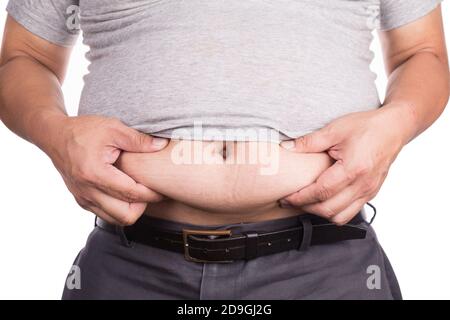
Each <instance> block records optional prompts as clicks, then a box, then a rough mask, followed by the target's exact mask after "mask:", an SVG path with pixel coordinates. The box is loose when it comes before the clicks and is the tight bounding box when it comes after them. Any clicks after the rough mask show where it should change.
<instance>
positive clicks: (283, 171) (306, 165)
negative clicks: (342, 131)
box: [117, 140, 334, 224]
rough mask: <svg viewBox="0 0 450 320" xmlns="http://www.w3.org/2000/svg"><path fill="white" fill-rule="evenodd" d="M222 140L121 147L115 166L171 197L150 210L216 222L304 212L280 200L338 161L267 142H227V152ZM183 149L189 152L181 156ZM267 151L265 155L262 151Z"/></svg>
mask: <svg viewBox="0 0 450 320" xmlns="http://www.w3.org/2000/svg"><path fill="white" fill-rule="evenodd" d="M223 145H224V144H223V143H222V142H202V141H175V140H172V141H171V142H170V144H169V145H168V147H166V148H165V149H164V150H161V151H159V152H156V153H130V152H126V153H123V154H122V155H121V157H120V159H119V161H118V162H117V166H118V167H119V169H121V170H122V171H123V172H125V173H126V174H127V175H129V176H130V177H132V178H133V179H134V180H135V181H137V182H139V183H141V184H142V185H145V186H147V187H148V188H150V189H152V190H154V191H156V192H158V193H160V194H163V195H165V196H166V197H167V198H168V200H166V201H164V202H162V203H159V204H158V205H152V206H151V207H149V208H148V209H147V210H146V214H148V215H151V216H157V217H161V218H166V219H167V218H168V217H170V219H171V220H176V221H183V222H190V223H193V222H195V224H217V223H236V222H242V221H259V220H264V218H266V219H274V218H282V217H287V216H292V215H298V214H301V213H303V211H302V210H299V209H290V208H280V207H279V204H278V200H279V199H280V198H283V197H285V196H287V195H289V194H291V193H293V192H295V191H297V190H299V189H301V188H302V187H305V186H307V185H309V184H311V183H312V182H314V181H315V179H316V178H317V177H318V176H319V174H320V173H322V172H323V171H324V170H325V169H327V168H329V167H330V166H331V165H332V163H333V162H334V161H333V160H332V159H331V158H330V157H329V156H328V155H327V154H326V153H316V154H313V153H309V154H301V153H292V152H289V151H287V150H285V149H283V148H280V147H279V146H278V145H273V144H270V143H264V142H259V143H258V142H251V143H249V142H234V143H228V144H227V145H228V148H227V150H226V154H227V155H226V156H224V154H225V153H224V152H223ZM272 147H273V149H271V148H272ZM182 150H183V151H184V150H189V151H191V152H190V153H189V156H188V157H185V158H183V159H181V158H179V155H180V151H182ZM194 150H200V151H201V153H202V159H201V161H199V163H197V164H195V163H193V160H194V156H193V154H194ZM265 151H267V154H265V156H264V157H263V156H258V155H259V154H260V152H263V153H266V152H265ZM269 151H270V152H269ZM241 155H242V157H240V156H241ZM181 160H184V161H181Z"/></svg>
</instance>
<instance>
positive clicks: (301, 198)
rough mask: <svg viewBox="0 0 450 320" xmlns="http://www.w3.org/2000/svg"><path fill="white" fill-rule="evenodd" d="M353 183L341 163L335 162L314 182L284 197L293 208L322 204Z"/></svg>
mask: <svg viewBox="0 0 450 320" xmlns="http://www.w3.org/2000/svg"><path fill="white" fill-rule="evenodd" d="M352 183H353V179H352V177H350V175H349V174H348V173H347V170H346V169H345V167H344V165H343V164H342V161H340V160H339V161H336V162H335V163H334V164H333V165H332V166H331V167H330V168H328V169H327V170H325V171H324V172H323V173H322V175H320V176H319V178H318V179H317V181H316V182H314V183H312V184H311V185H309V186H307V187H305V188H303V189H301V190H299V191H298V192H296V193H294V194H292V195H290V196H288V197H286V198H285V199H284V200H286V201H287V202H288V203H291V204H292V205H295V206H304V205H307V204H312V203H317V202H324V201H326V200H328V199H330V198H331V197H333V196H334V195H336V194H337V193H339V192H340V191H342V190H343V189H344V188H346V187H347V186H349V185H350V184H352Z"/></svg>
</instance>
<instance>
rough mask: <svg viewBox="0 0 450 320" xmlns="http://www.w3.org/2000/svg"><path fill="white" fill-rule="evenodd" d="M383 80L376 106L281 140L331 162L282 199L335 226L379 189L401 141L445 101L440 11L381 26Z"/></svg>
mask: <svg viewBox="0 0 450 320" xmlns="http://www.w3.org/2000/svg"><path fill="white" fill-rule="evenodd" d="M380 39H381V43H382V46H383V51H384V58H385V62H386V63H385V64H386V71H387V73H388V75H389V84H388V88H387V92H386V99H385V101H384V104H383V107H382V108H380V109H378V110H376V111H370V112H361V113H355V114H350V115H346V116H344V117H342V118H340V119H337V120H335V121H333V122H331V123H330V124H329V125H327V126H326V127H324V128H323V129H321V130H319V131H317V132H314V133H312V134H310V135H307V136H304V137H301V138H299V139H297V140H296V141H294V142H293V143H292V142H291V143H290V144H288V147H289V148H290V149H291V150H292V151H293V152H301V153H305V152H313V153H316V152H327V153H328V154H329V155H330V156H331V157H332V158H333V159H334V160H336V162H335V164H334V165H333V166H332V167H330V168H329V169H327V170H325V171H324V172H323V173H322V174H321V175H320V176H319V177H318V178H317V181H316V182H315V183H313V184H311V185H309V186H307V187H306V188H303V189H301V190H299V191H298V192H296V193H294V194H292V195H290V196H289V197H287V198H286V199H285V202H284V204H285V205H290V206H295V207H297V208H301V209H303V210H306V211H308V212H311V213H314V214H317V215H320V216H322V217H325V218H327V219H329V220H331V221H333V222H334V223H336V224H339V225H342V224H345V223H346V222H348V221H349V220H351V219H352V218H353V217H354V216H355V215H356V214H357V213H358V212H359V211H360V209H361V208H362V206H363V205H364V204H365V203H366V202H367V201H369V200H371V199H373V198H374V197H375V196H376V194H377V193H378V191H379V190H380V188H381V186H382V184H383V182H384V180H385V178H386V176H387V174H388V171H389V168H390V166H391V164H392V163H393V161H394V160H395V158H396V157H397V155H398V154H399V152H400V151H401V149H402V148H403V146H404V145H406V144H407V143H409V142H410V141H411V140H413V139H414V138H415V137H417V136H418V135H419V134H420V133H422V132H423V131H425V130H426V129H427V128H428V127H429V126H430V125H431V124H432V123H433V122H434V121H435V120H436V119H437V118H438V117H439V116H440V114H441V113H442V112H443V110H444V108H445V106H446V104H447V102H448V99H449V65H448V57H447V49H446V46H445V37H444V29H443V23H442V15H441V9H440V7H438V8H437V9H435V10H434V11H433V12H431V13H430V14H429V15H427V16H425V17H423V18H421V19H419V20H417V21H415V22H413V23H410V24H407V25H405V26H403V27H401V28H397V29H394V30H391V31H387V32H380Z"/></svg>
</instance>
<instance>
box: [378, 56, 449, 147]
mask: <svg viewBox="0 0 450 320" xmlns="http://www.w3.org/2000/svg"><path fill="white" fill-rule="evenodd" d="M448 98H449V68H448V62H447V59H446V57H445V54H444V55H440V56H438V55H435V54H434V53H431V52H425V51H423V52H419V53H416V54H415V55H413V56H412V57H411V58H410V59H408V60H407V61H406V62H405V63H403V64H401V65H400V66H398V67H397V68H396V69H395V70H394V71H393V72H392V73H391V74H390V76H389V82H388V88H387V92H386V99H385V101H384V104H383V105H384V107H383V108H381V109H380V111H381V112H388V113H391V114H393V115H394V116H395V117H397V119H398V127H396V128H399V130H400V131H399V134H400V135H401V136H402V139H403V140H404V143H405V144H406V143H408V142H409V141H411V140H412V139H414V138H415V137H417V136H418V135H419V134H420V133H422V132H423V131H424V130H426V129H427V128H428V127H429V126H431V124H433V122H434V121H435V120H436V119H437V118H438V117H439V116H440V115H441V113H442V112H443V110H444V108H445V106H446V104H447V102H448Z"/></svg>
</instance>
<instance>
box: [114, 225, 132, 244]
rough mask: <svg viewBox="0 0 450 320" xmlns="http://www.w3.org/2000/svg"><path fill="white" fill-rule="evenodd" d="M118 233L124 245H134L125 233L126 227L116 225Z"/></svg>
mask: <svg viewBox="0 0 450 320" xmlns="http://www.w3.org/2000/svg"><path fill="white" fill-rule="evenodd" d="M116 233H117V234H118V235H119V237H120V241H121V242H122V245H124V246H125V247H127V248H132V247H133V243H132V242H131V241H130V240H128V238H127V235H126V234H125V228H124V227H121V226H116Z"/></svg>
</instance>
